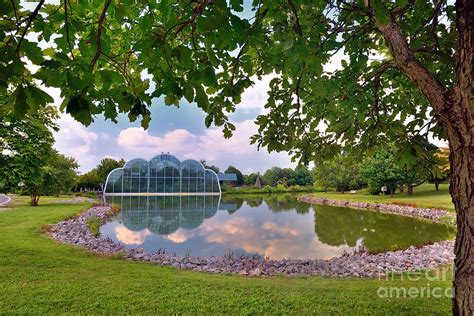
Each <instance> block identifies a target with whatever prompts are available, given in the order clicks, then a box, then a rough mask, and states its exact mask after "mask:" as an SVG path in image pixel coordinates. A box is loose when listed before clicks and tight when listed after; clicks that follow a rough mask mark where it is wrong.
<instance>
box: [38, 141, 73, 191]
mask: <svg viewBox="0 0 474 316" xmlns="http://www.w3.org/2000/svg"><path fill="white" fill-rule="evenodd" d="M77 168H79V164H78V163H77V161H76V159H74V158H71V157H66V156H64V155H62V154H60V153H59V152H58V151H56V150H53V152H52V154H51V156H50V158H49V159H48V161H47V163H46V166H44V167H43V172H44V175H43V184H42V187H43V194H44V195H55V196H58V195H60V194H65V193H69V192H70V191H71V188H72V187H73V186H74V184H75V181H76V176H77Z"/></svg>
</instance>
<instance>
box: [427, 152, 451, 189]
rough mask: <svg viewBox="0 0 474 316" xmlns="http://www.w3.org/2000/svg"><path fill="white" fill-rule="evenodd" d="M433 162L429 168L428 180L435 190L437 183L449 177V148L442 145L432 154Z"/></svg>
mask: <svg viewBox="0 0 474 316" xmlns="http://www.w3.org/2000/svg"><path fill="white" fill-rule="evenodd" d="M434 160H435V163H434V165H433V167H432V168H430V170H429V173H430V175H429V181H430V182H432V183H434V185H435V189H436V191H438V190H439V184H440V183H441V182H443V181H446V179H448V178H449V148H446V147H442V148H439V149H438V151H437V152H436V153H435V155H434Z"/></svg>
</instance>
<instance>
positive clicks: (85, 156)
mask: <svg viewBox="0 0 474 316" xmlns="http://www.w3.org/2000/svg"><path fill="white" fill-rule="evenodd" d="M58 124H59V128H60V129H59V131H58V132H55V133H54V139H55V140H56V143H55V145H54V147H55V148H56V149H57V150H59V151H60V152H61V153H63V154H65V155H67V156H70V157H74V158H76V159H77V160H78V161H79V163H81V164H82V163H90V162H93V161H95V160H96V159H97V157H96V156H95V155H93V153H92V150H93V146H94V143H95V142H96V141H97V140H98V139H99V135H98V134H96V133H94V132H91V131H88V130H87V129H86V127H84V126H83V125H82V124H80V123H78V122H76V121H75V120H74V119H73V118H71V117H70V116H69V115H62V116H61V118H60V119H59V122H58Z"/></svg>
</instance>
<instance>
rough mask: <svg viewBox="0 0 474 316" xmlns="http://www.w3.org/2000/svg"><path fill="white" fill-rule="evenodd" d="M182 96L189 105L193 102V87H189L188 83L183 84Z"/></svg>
mask: <svg viewBox="0 0 474 316" xmlns="http://www.w3.org/2000/svg"><path fill="white" fill-rule="evenodd" d="M183 95H184V97H185V98H186V100H187V101H188V102H189V103H191V102H193V100H194V89H193V86H192V85H190V84H189V83H186V84H184V86H183Z"/></svg>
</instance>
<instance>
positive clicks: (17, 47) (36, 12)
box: [15, 0, 44, 54]
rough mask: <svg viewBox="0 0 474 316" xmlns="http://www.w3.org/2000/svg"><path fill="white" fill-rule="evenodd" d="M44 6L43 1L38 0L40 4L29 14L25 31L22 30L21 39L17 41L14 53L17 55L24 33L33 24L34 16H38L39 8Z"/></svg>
mask: <svg viewBox="0 0 474 316" xmlns="http://www.w3.org/2000/svg"><path fill="white" fill-rule="evenodd" d="M43 4H44V0H40V2H39V3H38V5H37V6H36V8H35V10H34V11H33V12H31V14H30V17H29V18H28V22H27V23H26V26H25V29H24V30H23V33H22V34H21V38H20V40H19V41H18V44H17V46H16V50H15V51H16V53H17V54H19V53H20V46H21V42H23V39H24V38H25V35H26V33H27V32H28V29H29V28H30V26H31V23H32V22H33V20H34V19H35V18H36V16H37V15H38V12H39V10H40V9H41V7H42V6H43Z"/></svg>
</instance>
